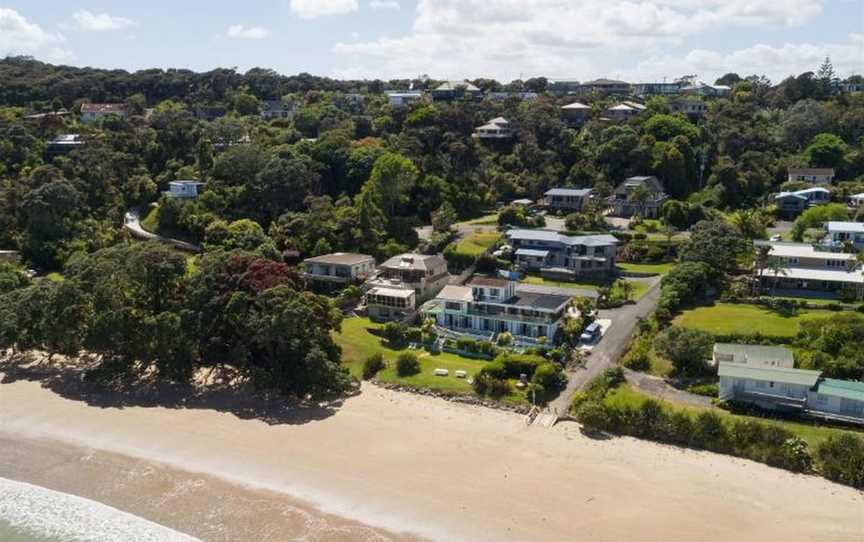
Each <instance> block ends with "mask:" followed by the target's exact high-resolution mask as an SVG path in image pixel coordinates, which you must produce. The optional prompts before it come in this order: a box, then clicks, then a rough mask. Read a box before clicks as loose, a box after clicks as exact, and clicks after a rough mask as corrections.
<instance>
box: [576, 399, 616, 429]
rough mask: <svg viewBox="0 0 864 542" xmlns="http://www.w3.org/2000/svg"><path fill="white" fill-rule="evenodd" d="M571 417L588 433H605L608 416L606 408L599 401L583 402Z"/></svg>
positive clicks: (608, 421)
mask: <svg viewBox="0 0 864 542" xmlns="http://www.w3.org/2000/svg"><path fill="white" fill-rule="evenodd" d="M573 417H574V418H576V421H577V422H579V423H581V424H582V425H583V426H584V427H585V429H588V430H590V431H607V430H608V429H609V428H610V426H611V423H610V416H609V412H608V411H607V409H606V406H605V405H604V404H603V403H601V402H600V401H584V402H582V403H581V404H579V405H578V406H577V407H576V409H575V411H574V412H573Z"/></svg>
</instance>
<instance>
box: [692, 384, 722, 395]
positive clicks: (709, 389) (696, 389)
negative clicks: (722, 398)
mask: <svg viewBox="0 0 864 542" xmlns="http://www.w3.org/2000/svg"><path fill="white" fill-rule="evenodd" d="M687 391H688V392H690V393H695V394H696V395H704V396H705V397H717V396H718V395H720V389H719V387H718V386H717V384H694V385H692V386H690V387H688V388H687Z"/></svg>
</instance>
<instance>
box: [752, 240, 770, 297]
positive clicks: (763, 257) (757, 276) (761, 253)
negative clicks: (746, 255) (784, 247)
mask: <svg viewBox="0 0 864 542" xmlns="http://www.w3.org/2000/svg"><path fill="white" fill-rule="evenodd" d="M753 248H754V254H753V295H754V296H755V295H758V293H759V289H760V287H761V285H762V275H763V274H764V273H765V269H766V268H767V267H768V262H769V261H770V260H771V259H772V258H771V256H770V255H769V253H770V252H771V245H757V246H755V247H753Z"/></svg>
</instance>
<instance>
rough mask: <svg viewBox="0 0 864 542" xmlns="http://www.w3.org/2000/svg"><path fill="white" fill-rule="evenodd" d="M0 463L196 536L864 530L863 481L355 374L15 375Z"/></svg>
mask: <svg viewBox="0 0 864 542" xmlns="http://www.w3.org/2000/svg"><path fill="white" fill-rule="evenodd" d="M91 403H92V401H91ZM0 477H6V478H9V479H14V480H20V481H25V482H30V483H34V484H38V485H42V486H44V487H48V488H51V489H57V490H60V491H64V492H68V493H72V494H76V495H80V496H84V497H87V498H91V499H94V500H98V501H100V502H104V503H106V504H110V505H111V506H114V507H117V508H119V509H121V510H125V511H129V512H131V513H133V514H136V515H139V516H141V517H144V518H146V519H149V520H151V521H155V522H157V523H160V524H162V525H165V526H167V527H170V528H172V529H177V530H179V531H181V532H184V533H187V534H190V535H193V536H196V537H198V538H200V539H202V540H238V539H253V538H254V539H255V540H285V539H298V538H300V539H305V540H411V539H416V538H427V539H434V540H490V541H491V540H495V541H500V540H537V541H560V540H591V541H616V540H624V539H627V540H668V541H678V540H680V541H685V540H687V541H690V540H714V541H718V540H720V541H722V540H729V541H732V540H734V541H746V540H759V541H763V540H784V541H787V542H790V541H810V540H812V541H817V540H818V541H820V542H821V541H847V540H848V541H860V540H862V539H864V494H862V493H860V492H857V491H855V490H853V489H851V488H847V487H844V486H840V485H836V484H833V483H831V482H828V481H826V480H823V479H821V478H818V477H815V476H801V475H795V474H791V473H788V472H785V471H782V470H778V469H773V468H770V467H767V466H764V465H760V464H756V463H752V462H749V461H745V460H739V459H735V458H731V457H726V456H720V455H716V454H711V453H707V452H698V451H692V450H682V449H678V448H674V447H670V446H663V445H658V444H653V443H649V442H643V441H638V440H635V439H630V438H611V439H607V440H596V439H591V438H588V437H586V436H584V435H582V434H581V432H580V431H579V429H578V426H577V425H576V424H572V423H562V424H559V425H557V426H556V427H554V428H552V429H543V428H529V427H526V426H525V423H524V420H523V418H522V417H520V416H517V415H513V414H508V413H503V412H498V411H494V410H489V409H483V408H476V407H471V406H466V405H458V404H452V403H448V402H446V401H442V400H438V399H431V398H425V397H419V396H415V395H411V394H406V393H398V392H392V391H387V390H383V389H380V388H377V387H374V386H369V385H364V387H363V390H362V393H361V394H359V395H358V396H355V397H352V398H349V399H347V400H346V401H345V402H344V403H343V404H342V405H341V406H340V407H339V408H336V409H334V410H332V411H327V412H326V413H322V412H317V411H316V413H315V415H309V416H303V415H298V416H296V417H295V418H285V419H283V420H279V421H278V422H277V421H274V420H268V421H262V420H261V419H256V418H254V417H252V418H249V419H244V418H242V417H239V416H238V415H236V413H234V412H230V411H225V410H216V409H204V408H191V407H185V408H177V407H165V406H130V405H124V406H122V407H119V406H91V405H88V402H86V401H82V400H74V399H70V398H65V397H63V396H61V395H60V394H58V393H55V392H54V391H51V390H50V389H46V388H45V387H43V386H41V385H40V383H39V382H37V381H32V380H26V379H22V380H17V381H15V382H11V383H5V384H2V385H0ZM251 533H254V537H252V538H250V534H251Z"/></svg>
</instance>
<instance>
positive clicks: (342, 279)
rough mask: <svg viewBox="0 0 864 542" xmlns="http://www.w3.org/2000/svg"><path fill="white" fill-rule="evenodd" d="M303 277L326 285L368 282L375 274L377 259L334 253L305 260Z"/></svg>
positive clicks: (347, 253) (362, 255) (346, 253)
mask: <svg viewBox="0 0 864 542" xmlns="http://www.w3.org/2000/svg"><path fill="white" fill-rule="evenodd" d="M303 268H304V273H303V276H304V277H306V279H307V280H310V281H313V282H319V283H325V284H333V285H345V284H350V283H352V282H357V281H362V280H366V279H367V278H368V277H369V276H370V275H371V274H372V273H374V272H375V258H373V257H372V256H369V255H367V254H355V253H349V252H334V253H333V254H323V255H321V256H315V257H312V258H306V259H305V260H303Z"/></svg>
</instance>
